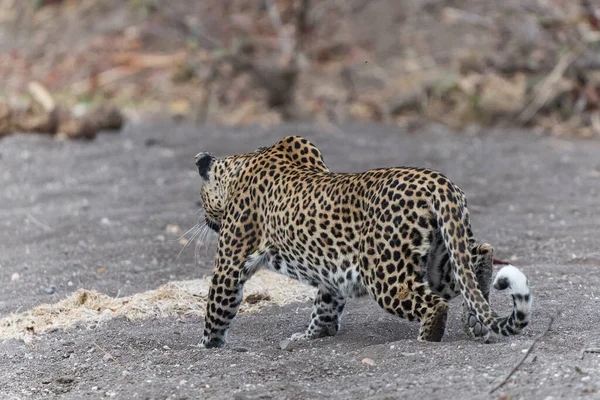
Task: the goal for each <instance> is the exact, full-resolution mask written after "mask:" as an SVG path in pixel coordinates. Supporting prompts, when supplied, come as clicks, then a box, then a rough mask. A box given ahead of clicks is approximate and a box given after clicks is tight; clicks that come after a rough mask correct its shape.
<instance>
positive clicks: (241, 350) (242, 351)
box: [233, 347, 248, 353]
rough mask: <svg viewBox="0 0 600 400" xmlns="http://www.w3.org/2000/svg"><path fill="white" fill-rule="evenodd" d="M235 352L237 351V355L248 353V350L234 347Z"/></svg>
mask: <svg viewBox="0 0 600 400" xmlns="http://www.w3.org/2000/svg"><path fill="white" fill-rule="evenodd" d="M233 351H235V352H236V353H247V352H248V349H247V348H245V347H234V348H233Z"/></svg>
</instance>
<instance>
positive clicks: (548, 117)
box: [0, 0, 600, 138]
mask: <svg viewBox="0 0 600 400" xmlns="http://www.w3.org/2000/svg"><path fill="white" fill-rule="evenodd" d="M599 18H600V5H599V4H598V3H597V2H595V1H593V0H505V1H483V0H348V1H343V0H264V1H263V0H261V1H258V0H204V1H197V0H170V1H168V2H167V1H159V0H103V1H94V0H0V82H2V84H1V85H0V103H2V104H1V105H0V136H2V135H7V134H10V133H14V132H16V131H39V132H47V133H58V134H62V135H66V136H67V137H86V138H91V137H93V136H94V135H95V132H96V131H98V130H100V129H118V128H119V127H120V126H121V124H122V122H123V120H124V118H134V119H135V118H140V117H141V116H143V115H150V114H152V115H157V114H161V115H162V114H164V115H166V116H169V117H170V118H174V119H175V120H176V121H181V120H187V121H193V122H196V123H198V124H205V123H210V124H216V125H246V124H260V125H272V124H276V123H280V122H282V121H317V122H319V123H324V124H340V123H344V122H349V121H356V120H359V121H374V122H381V123H386V124H400V125H405V126H406V125H408V126H409V127H412V126H415V127H418V126H419V124H420V122H422V121H426V120H433V121H435V122H437V123H441V124H443V125H446V126H449V127H451V128H456V129H463V128H468V129H478V128H481V127H484V128H485V127H490V126H502V127H519V128H520V127H531V128H532V129H533V131H534V132H537V133H540V134H550V135H554V136H566V137H586V138H589V137H600V116H599V113H598V110H599V105H600V22H599ZM415 124H416V125H415Z"/></svg>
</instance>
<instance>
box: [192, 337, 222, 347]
mask: <svg viewBox="0 0 600 400" xmlns="http://www.w3.org/2000/svg"><path fill="white" fill-rule="evenodd" d="M223 346H225V339H224V338H222V337H217V338H207V337H203V338H202V340H200V343H198V347H200V348H201V349H212V348H218V347H223Z"/></svg>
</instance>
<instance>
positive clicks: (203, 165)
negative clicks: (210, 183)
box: [194, 152, 215, 180]
mask: <svg viewBox="0 0 600 400" xmlns="http://www.w3.org/2000/svg"><path fill="white" fill-rule="evenodd" d="M194 161H195V162H196V167H198V173H199V174H200V176H201V177H202V178H203V179H205V180H208V179H209V175H208V172H209V171H210V167H211V166H212V163H213V162H214V161H215V156H213V155H212V154H210V153H207V152H202V153H198V154H196V157H194Z"/></svg>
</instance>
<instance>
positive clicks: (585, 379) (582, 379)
mask: <svg viewBox="0 0 600 400" xmlns="http://www.w3.org/2000/svg"><path fill="white" fill-rule="evenodd" d="M590 379H592V378H590V377H589V376H584V377H583V378H581V382H587V381H589V380H590Z"/></svg>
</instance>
